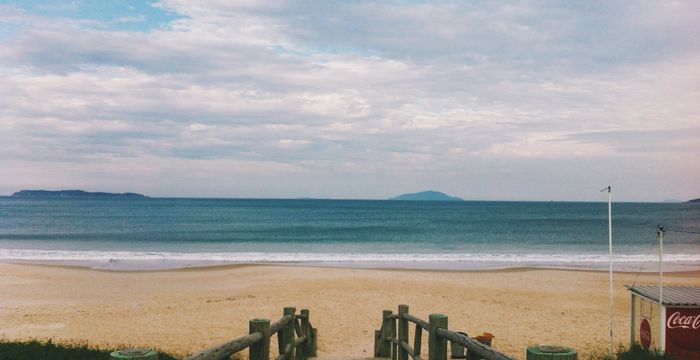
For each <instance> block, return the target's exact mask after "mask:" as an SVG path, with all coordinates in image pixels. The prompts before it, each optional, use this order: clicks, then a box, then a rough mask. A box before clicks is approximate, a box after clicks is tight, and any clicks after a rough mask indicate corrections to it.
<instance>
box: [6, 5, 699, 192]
mask: <svg viewBox="0 0 700 360" xmlns="http://www.w3.org/2000/svg"><path fill="white" fill-rule="evenodd" d="M607 185H612V186H613V194H614V198H615V199H616V200H620V201H664V200H667V199H678V200H687V199H690V198H695V197H700V2H698V1H693V0H691V1H634V0H629V1H628V0H625V1H583V2H570V1H530V0H524V1H515V2H492V1H435V2H428V1H415V0H411V1H409V0H407V1H391V0H389V1H361V0H359V1H331V0H327V1H286V2H285V1H257V0H247V1H235V0H200V1H189V0H162V1H126V0H119V1H116V0H114V1H109V0H104V1H88V0H83V1H64V0H61V1H52V0H49V1H5V0H0V194H11V193H12V192H14V191H18V190H20V189H54V190H58V189H84V190H91V191H114V192H125V191H132V192H139V193H144V194H147V195H150V196H173V197H182V196H186V197H262V198H296V197H314V198H360V199H381V198H387V197H391V196H396V195H398V194H401V193H406V192H415V191H422V190H439V191H443V192H446V193H448V194H450V195H455V196H459V197H462V198H464V199H468V200H543V201H548V200H572V201H605V200H607V197H606V195H605V194H604V193H600V192H599V190H600V189H602V188H604V187H605V186H607Z"/></svg>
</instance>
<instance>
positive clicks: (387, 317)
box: [379, 310, 392, 358]
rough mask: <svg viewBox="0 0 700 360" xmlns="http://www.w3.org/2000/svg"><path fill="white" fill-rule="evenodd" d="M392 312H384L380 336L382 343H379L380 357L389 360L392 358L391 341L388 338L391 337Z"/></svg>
mask: <svg viewBox="0 0 700 360" xmlns="http://www.w3.org/2000/svg"><path fill="white" fill-rule="evenodd" d="M391 314H392V311H391V310H384V311H382V329H381V333H380V334H379V336H380V337H381V339H380V340H381V341H380V343H379V357H383V358H388V357H391V341H388V340H387V338H388V337H391V323H392V320H391Z"/></svg>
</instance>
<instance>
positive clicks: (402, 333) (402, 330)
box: [398, 305, 408, 360]
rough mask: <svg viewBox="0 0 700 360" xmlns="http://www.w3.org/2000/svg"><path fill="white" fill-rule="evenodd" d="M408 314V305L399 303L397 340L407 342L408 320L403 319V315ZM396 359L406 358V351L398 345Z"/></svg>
mask: <svg viewBox="0 0 700 360" xmlns="http://www.w3.org/2000/svg"><path fill="white" fill-rule="evenodd" d="M404 314H408V305H399V342H405V343H406V344H408V320H406V319H404V317H403V315H404ZM398 348H399V358H398V360H408V351H406V349H404V348H403V346H399V347H398Z"/></svg>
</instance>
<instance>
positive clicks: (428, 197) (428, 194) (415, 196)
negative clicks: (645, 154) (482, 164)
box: [389, 190, 464, 201]
mask: <svg viewBox="0 0 700 360" xmlns="http://www.w3.org/2000/svg"><path fill="white" fill-rule="evenodd" d="M389 200H411V201H464V200H463V199H460V198H458V197H456V196H449V195H447V194H445V193H443V192H440V191H434V190H428V191H420V192H416V193H410V194H401V195H399V196H397V197H393V198H390V199H389Z"/></svg>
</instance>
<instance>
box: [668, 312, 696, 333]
mask: <svg viewBox="0 0 700 360" xmlns="http://www.w3.org/2000/svg"><path fill="white" fill-rule="evenodd" d="M666 328H668V329H679V328H680V329H693V330H697V329H700V314H697V315H681V313H680V311H676V312H674V313H673V314H671V316H669V317H668V320H666Z"/></svg>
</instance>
